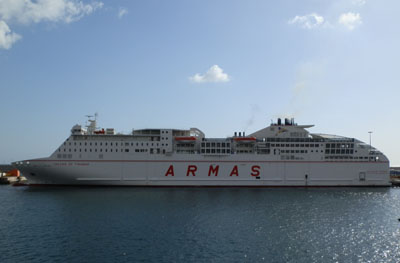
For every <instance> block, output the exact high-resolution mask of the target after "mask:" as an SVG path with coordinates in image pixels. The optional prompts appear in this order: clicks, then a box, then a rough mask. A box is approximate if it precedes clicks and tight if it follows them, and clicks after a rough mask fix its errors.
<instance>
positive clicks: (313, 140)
mask: <svg viewBox="0 0 400 263" xmlns="http://www.w3.org/2000/svg"><path fill="white" fill-rule="evenodd" d="M324 141H325V140H324V139H311V138H267V142H324Z"/></svg>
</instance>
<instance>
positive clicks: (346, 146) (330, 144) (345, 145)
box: [326, 143, 354, 148]
mask: <svg viewBox="0 0 400 263" xmlns="http://www.w3.org/2000/svg"><path fill="white" fill-rule="evenodd" d="M326 148H354V144H352V143H350V144H345V143H327V144H326Z"/></svg>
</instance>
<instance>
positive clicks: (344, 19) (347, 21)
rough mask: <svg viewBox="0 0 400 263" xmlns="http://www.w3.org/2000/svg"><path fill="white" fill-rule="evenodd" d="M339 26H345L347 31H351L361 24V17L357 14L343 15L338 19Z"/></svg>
mask: <svg viewBox="0 0 400 263" xmlns="http://www.w3.org/2000/svg"><path fill="white" fill-rule="evenodd" d="M339 24H342V25H343V26H345V27H346V28H347V29H348V30H353V29H355V28H356V27H358V26H359V25H361V24H362V21H361V16H360V14H358V13H352V12H349V13H344V14H341V15H340V17H339Z"/></svg>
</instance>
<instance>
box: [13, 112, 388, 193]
mask: <svg viewBox="0 0 400 263" xmlns="http://www.w3.org/2000/svg"><path fill="white" fill-rule="evenodd" d="M90 121H91V123H90V125H89V126H87V129H83V128H81V127H80V126H79V125H75V126H74V127H73V129H72V131H71V133H72V134H71V136H70V137H69V138H68V139H67V140H66V141H65V142H64V143H63V144H62V145H61V146H60V147H59V148H58V149H57V150H56V151H55V152H54V153H53V154H52V155H51V156H50V157H48V158H40V159H33V160H25V161H21V162H17V163H15V164H14V165H16V166H17V167H18V169H20V171H21V172H22V174H23V175H24V176H25V177H27V179H28V182H29V184H67V185H132V186H260V187H262V186H389V185H390V182H389V161H388V159H387V158H386V156H385V155H384V154H382V153H381V152H380V151H378V150H377V149H375V148H373V147H372V146H371V145H366V144H365V143H363V142H361V141H359V140H356V139H354V138H347V137H341V136H333V135H323V134H310V133H309V132H308V131H307V130H306V128H310V127H312V125H297V124H295V123H294V121H293V120H285V123H284V124H283V123H282V122H281V120H280V119H278V122H277V123H273V124H271V125H270V126H269V127H266V128H264V129H261V130H259V131H257V132H255V133H253V134H250V135H249V136H245V134H244V133H243V134H242V133H239V134H238V133H235V134H234V136H232V137H228V138H223V139H220V138H206V137H205V136H204V133H202V132H201V131H200V130H198V129H194V128H192V129H190V130H176V129H143V130H134V131H133V132H132V134H129V135H120V134H114V132H113V130H112V129H106V130H104V129H101V130H98V129H96V120H90Z"/></svg>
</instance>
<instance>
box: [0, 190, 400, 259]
mask: <svg viewBox="0 0 400 263" xmlns="http://www.w3.org/2000/svg"><path fill="white" fill-rule="evenodd" d="M0 200H1V203H0V262H1V263H5V262H307V263H308V262H400V222H399V220H398V219H399V218H400V189H398V188H138V187H25V186H24V187H12V186H9V185H0Z"/></svg>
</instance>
